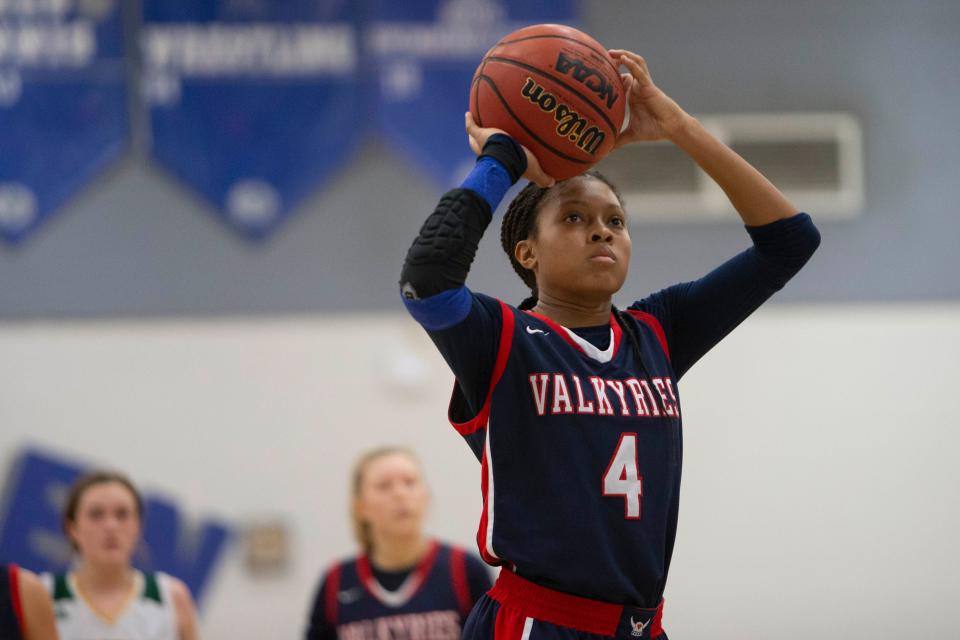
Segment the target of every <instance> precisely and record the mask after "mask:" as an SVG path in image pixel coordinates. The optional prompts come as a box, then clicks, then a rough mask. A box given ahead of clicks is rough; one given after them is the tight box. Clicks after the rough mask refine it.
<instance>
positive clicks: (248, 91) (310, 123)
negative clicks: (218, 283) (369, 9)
mask: <svg viewBox="0 0 960 640" xmlns="http://www.w3.org/2000/svg"><path fill="white" fill-rule="evenodd" d="M143 13H144V26H143V29H142V32H141V48H142V54H143V76H144V77H143V83H144V86H143V89H144V95H145V99H146V102H147V105H148V108H149V113H150V123H151V132H152V138H153V141H152V155H153V157H154V158H155V159H156V160H157V161H158V162H159V163H160V164H162V165H163V166H164V167H166V168H167V169H168V170H169V171H170V172H172V173H173V174H174V175H175V176H176V177H177V178H178V179H180V180H181V181H183V182H186V183H187V184H188V185H190V186H191V187H192V188H193V189H195V190H196V191H197V192H199V193H200V194H202V195H203V196H204V197H205V198H206V199H207V200H208V201H210V202H211V203H212V204H213V205H214V207H215V209H216V210H217V212H218V213H219V215H220V216H221V217H222V218H223V219H224V220H225V221H226V222H227V223H228V224H230V225H232V226H233V227H234V228H236V229H238V230H240V231H241V232H242V233H243V234H244V235H246V236H247V237H249V238H253V239H257V238H263V237H265V236H266V235H267V234H269V233H270V232H271V231H272V230H273V229H275V228H276V226H277V225H278V224H279V223H280V222H281V221H282V220H283V219H284V218H286V217H287V216H288V215H289V213H290V211H291V209H292V208H293V207H295V206H296V205H297V204H298V203H299V202H300V201H301V200H302V199H303V198H304V196H306V195H307V194H309V193H310V192H311V191H312V190H313V189H314V188H316V187H317V186H318V185H319V184H320V183H322V182H323V181H324V179H326V178H328V177H329V176H330V175H331V174H332V173H333V172H334V171H335V170H336V169H338V168H340V167H341V166H342V165H343V164H344V163H345V161H346V160H347V157H348V156H349V154H350V152H351V151H352V150H353V149H354V147H355V146H356V144H357V142H358V141H359V140H360V138H361V137H362V135H363V132H364V131H363V129H364V124H365V121H366V119H365V118H364V114H363V112H362V108H361V104H362V102H361V99H360V91H361V89H360V83H358V82H357V69H358V57H359V56H358V51H357V35H356V34H357V24H358V19H359V16H358V15H357V14H358V13H359V10H358V8H357V3H355V2H349V1H348V0H284V1H283V2H275V1H274V0H208V1H205V2H197V1H196V0H144V3H143Z"/></svg>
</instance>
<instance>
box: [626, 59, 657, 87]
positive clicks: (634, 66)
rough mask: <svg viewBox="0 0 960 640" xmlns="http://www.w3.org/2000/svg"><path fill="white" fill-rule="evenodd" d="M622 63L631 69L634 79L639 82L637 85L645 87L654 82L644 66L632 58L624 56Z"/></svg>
mask: <svg viewBox="0 0 960 640" xmlns="http://www.w3.org/2000/svg"><path fill="white" fill-rule="evenodd" d="M621 63H622V64H623V66H625V67H626V68H627V70H628V71H630V75H631V76H633V79H634V80H635V81H636V82H637V86H639V87H645V86H647V85H648V84H652V82H651V80H650V76H649V75H648V74H647V72H646V71H644V69H643V67H641V66H640V64H639V63H638V62H637V61H636V60H633V59H631V58H622V59H621Z"/></svg>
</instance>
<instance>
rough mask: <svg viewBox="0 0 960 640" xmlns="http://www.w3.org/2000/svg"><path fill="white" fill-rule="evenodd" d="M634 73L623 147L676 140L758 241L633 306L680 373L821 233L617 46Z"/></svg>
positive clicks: (782, 280) (806, 253)
mask: <svg viewBox="0 0 960 640" xmlns="http://www.w3.org/2000/svg"><path fill="white" fill-rule="evenodd" d="M610 54H611V55H612V56H613V57H614V58H615V59H616V60H617V61H618V62H620V64H622V65H623V66H624V67H626V68H627V69H628V70H629V73H627V74H624V75H623V80H624V84H625V86H626V87H627V88H628V95H629V108H630V124H629V126H628V127H627V129H625V130H624V131H623V132H622V133H621V134H620V137H619V138H618V140H617V146H623V145H625V144H629V143H634V142H644V141H652V140H669V141H671V142H673V143H674V144H675V145H677V146H678V147H680V148H681V149H683V150H684V151H685V152H686V153H687V154H688V155H689V156H690V157H691V158H692V159H693V160H694V161H695V162H696V163H697V164H698V165H699V166H700V167H701V168H702V169H703V170H704V171H705V172H706V173H707V174H708V175H709V176H710V177H711V178H713V180H714V181H716V183H717V184H718V185H719V186H720V187H721V188H722V189H723V191H724V192H725V193H726V194H727V197H728V198H729V199H730V202H731V204H732V205H733V206H734V208H735V209H736V210H737V212H738V213H739V214H740V217H741V219H742V220H743V222H744V224H745V225H746V228H747V232H748V233H749V235H750V238H751V240H752V241H753V246H752V247H750V248H749V249H747V250H746V251H743V252H742V253H740V254H739V255H737V256H735V257H733V258H731V259H730V260H728V261H727V262H726V263H724V264H723V265H721V266H719V267H717V268H716V269H714V270H713V271H711V272H710V273H709V274H707V275H706V276H704V277H703V278H700V279H699V280H695V281H693V282H685V283H682V284H678V285H675V286H673V287H670V288H668V289H665V290H663V291H661V292H659V293H657V294H654V295H652V296H650V297H648V298H646V299H644V300H642V301H640V302H639V303H637V304H635V305H633V308H634V309H638V310H642V311H648V312H651V313H654V314H655V315H657V316H658V317H659V318H660V320H661V323H662V324H663V326H664V329H665V331H666V333H667V336H668V339H669V341H670V343H671V344H670V348H671V352H672V357H673V364H674V368H675V371H676V373H677V376H678V377H680V376H682V375H683V374H684V373H685V372H686V371H687V369H689V368H690V366H692V365H693V363H694V362H696V361H697V360H698V359H699V358H700V357H701V356H703V355H704V354H705V353H706V352H707V351H709V350H710V348H712V347H713V346H714V345H715V344H717V342H719V341H720V340H721V339H722V338H723V337H724V336H725V335H727V334H728V333H730V331H732V330H733V329H734V328H735V327H736V326H737V325H738V324H740V323H741V322H742V321H743V320H744V319H745V318H746V317H747V316H749V315H750V314H751V313H753V311H755V310H756V309H757V307H759V306H760V305H761V304H763V302H765V301H766V300H768V299H769V298H770V296H772V295H773V294H774V293H775V292H777V291H779V290H780V289H781V288H783V286H784V285H785V284H786V283H787V281H788V280H790V278H792V277H793V276H794V275H795V274H796V273H797V272H798V271H799V270H800V268H801V267H803V265H804V264H806V262H807V261H808V260H809V259H810V257H811V256H812V255H813V252H814V251H815V250H816V248H817V247H818V246H819V244H820V234H819V232H818V231H817V228H816V227H815V226H814V225H813V222H812V220H811V219H810V216H808V215H807V214H805V213H798V210H797V208H796V207H795V206H794V205H793V204H792V203H791V202H790V201H789V200H788V199H787V198H786V196H784V195H783V193H781V192H780V190H779V189H777V187H776V186H774V185H773V184H772V183H771V182H770V181H769V180H767V178H765V177H764V176H763V174H761V173H760V172H759V171H757V169H755V168H754V167H753V166H752V165H750V163H748V162H747V161H746V160H744V159H743V158H741V157H740V156H739V155H738V154H737V153H736V152H735V151H733V150H732V149H730V147H728V146H727V145H725V144H724V143H723V142H721V141H719V140H717V139H716V138H715V137H714V136H713V135H711V134H710V132H708V131H707V130H706V129H705V128H704V127H703V126H702V125H701V124H700V122H699V121H697V120H696V119H695V118H693V117H692V116H690V115H689V114H687V113H686V112H685V111H684V110H683V109H682V108H681V107H680V106H679V105H678V104H677V103H676V102H674V101H673V100H672V99H671V98H670V97H669V96H667V95H666V94H665V93H664V92H663V91H662V90H661V89H660V88H659V87H657V86H656V85H655V84H654V83H653V80H652V78H651V77H650V72H649V69H648V68H647V64H646V62H645V61H644V59H643V58H641V57H640V56H639V55H637V54H635V53H632V52H629V51H623V50H621V49H612V50H611V51H610Z"/></svg>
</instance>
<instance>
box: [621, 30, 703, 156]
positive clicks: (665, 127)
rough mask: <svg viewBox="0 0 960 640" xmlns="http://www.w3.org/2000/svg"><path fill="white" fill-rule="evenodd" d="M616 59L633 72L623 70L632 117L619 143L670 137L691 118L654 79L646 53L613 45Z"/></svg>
mask: <svg viewBox="0 0 960 640" xmlns="http://www.w3.org/2000/svg"><path fill="white" fill-rule="evenodd" d="M608 53H609V54H610V56H611V57H613V60H614V62H616V63H618V64H620V65H623V66H624V67H626V68H627V71H628V72H629V73H624V74H621V76H620V77H621V78H623V86H624V89H625V90H626V92H627V106H628V108H629V109H630V121H629V123H628V124H627V128H626V129H624V130H623V131H621V132H620V135H619V136H617V144H616V146H617V147H622V146H623V145H625V144H630V143H631V142H643V141H650V140H669V139H670V137H671V135H672V134H673V133H674V132H675V131H677V130H678V129H679V128H680V127H681V126H683V123H684V122H685V120H686V119H687V118H689V117H690V116H689V115H687V112H686V111H684V110H683V109H681V108H680V105H678V104H677V103H676V102H674V101H673V99H672V98H670V97H669V96H668V95H667V94H665V93H664V92H663V91H662V90H661V89H660V87H658V86H657V85H655V84H654V83H653V78H652V77H650V69H648V68H647V62H646V60H644V59H643V58H642V57H640V56H638V55H637V54H635V53H633V52H632V51H625V50H623V49H610V50H609V51H608Z"/></svg>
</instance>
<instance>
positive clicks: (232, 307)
mask: <svg viewBox="0 0 960 640" xmlns="http://www.w3.org/2000/svg"><path fill="white" fill-rule="evenodd" d="M582 12H583V15H584V20H583V26H584V28H585V29H586V30H588V31H590V32H591V33H593V34H594V35H595V36H596V37H597V38H598V39H600V40H601V41H603V42H605V43H607V44H609V45H610V46H623V47H627V48H633V49H636V50H638V51H639V52H641V53H642V54H644V55H645V56H646V57H647V59H648V60H649V61H650V65H651V68H652V71H653V73H654V77H655V79H656V80H657V81H658V82H659V83H660V84H661V85H662V86H663V87H664V89H665V90H666V91H667V92H668V93H669V94H670V95H672V96H673V97H675V98H676V99H677V100H678V102H679V103H680V104H681V105H683V106H684V107H685V108H687V109H688V110H689V111H690V112H692V113H694V114H698V113H732V112H744V111H771V112H791V111H830V112H836V111H841V112H849V113H852V114H854V115H855V116H856V117H858V118H859V120H860V122H861V124H862V127H863V132H864V145H865V146H864V154H865V155H864V164H865V176H866V184H865V188H866V206H865V209H864V211H863V212H862V214H861V215H859V216H858V217H855V218H852V219H848V220H843V221H831V220H828V219H825V216H823V215H822V214H824V213H829V212H818V211H811V212H810V213H811V214H813V216H814V219H815V220H817V222H818V225H819V227H820V229H821V232H822V234H823V244H822V246H821V248H820V249H819V251H818V252H817V254H816V255H815V256H814V258H813V260H812V261H811V263H810V264H809V265H808V266H807V267H806V268H805V269H804V270H803V271H802V272H801V273H800V274H799V275H798V276H797V277H796V278H795V279H794V280H793V281H792V282H791V283H790V284H789V285H788V286H787V288H786V289H785V290H784V291H782V292H781V293H779V294H778V295H777V296H776V297H775V299H774V300H773V302H771V303H770V304H769V305H767V306H765V307H764V308H763V309H762V310H761V311H760V312H758V313H757V314H756V315H755V316H754V317H753V318H751V319H750V320H748V321H747V322H746V324H745V325H744V326H742V327H741V328H739V329H738V330H737V331H735V332H734V334H733V335H732V336H730V337H729V338H728V339H727V340H725V341H724V342H723V343H722V344H721V345H720V346H718V347H717V348H716V349H715V350H714V352H712V353H711V354H709V355H708V356H707V357H706V358H705V359H704V360H703V361H702V362H700V363H699V364H698V365H697V366H696V367H695V368H694V369H693V370H692V371H691V372H690V374H689V375H688V376H687V377H686V378H684V380H683V381H682V382H681V384H680V391H681V393H682V395H683V410H684V412H685V426H686V429H685V431H686V439H685V453H686V460H685V470H684V480H683V495H682V507H681V519H680V528H679V537H678V542H677V548H676V553H675V556H674V563H673V567H672V576H671V580H670V584H669V587H668V591H667V594H666V597H667V610H666V618H665V621H666V628H667V630H668V631H669V632H670V634H671V637H674V638H701V637H710V638H718V639H725V638H731V639H732V638H744V637H746V638H765V637H775V638H784V639H787V640H789V639H791V638H796V639H800V638H806V637H809V636H810V635H811V634H817V635H825V636H828V637H834V636H836V637H852V638H860V637H864V638H865V637H871V638H891V639H892V638H902V637H907V636H910V637H913V636H916V637H930V638H945V637H953V636H954V635H956V631H955V623H956V617H957V616H956V603H957V602H958V601H960V577H958V576H960V567H958V566H957V565H958V560H957V558H960V543H958V540H960V509H958V507H957V505H958V504H960V470H958V465H957V464H956V457H957V455H956V451H957V450H958V448H960V436H958V434H957V429H956V427H957V425H958V424H960V395H958V394H957V392H956V389H955V387H956V383H957V381H958V380H960V371H958V368H960V365H958V363H960V279H958V278H957V275H956V274H957V273H960V252H958V251H957V249H956V243H957V239H958V238H960V217H958V216H957V215H956V211H955V210H956V195H955V192H956V182H957V181H956V172H957V169H956V168H957V167H958V166H960V127H957V126H956V114H958V113H960V86H958V84H957V83H956V81H955V76H956V69H955V67H956V60H958V59H960V38H958V37H957V33H958V31H960V3H957V2H954V1H952V0H918V1H916V2H911V3H902V2H895V1H894V0H874V1H872V2H869V3H865V2H859V3H854V2H839V3H838V2H831V1H829V0H811V1H809V2H803V3H791V4H784V3H769V2H761V1H759V0H737V1H735V2H723V3H717V2H708V1H707V0H691V1H687V2H666V1H661V0H657V1H648V0H644V1H642V2H638V1H634V0H583V2H582ZM2 126H3V121H2V120H0V131H2ZM131 129H132V136H131V137H132V144H131V148H130V149H129V153H128V154H127V155H126V156H125V157H124V159H122V160H120V161H119V162H117V163H116V164H115V165H113V167H112V168H111V169H110V170H109V171H108V172H107V173H105V174H104V175H102V176H101V177H100V178H99V179H97V180H96V181H94V182H93V183H92V184H90V185H89V186H88V187H87V188H86V189H85V190H84V191H82V192H81V193H80V194H79V195H78V196H77V197H75V198H73V199H72V200H70V201H69V202H68V203H67V204H66V205H65V206H64V208H63V209H62V210H61V211H60V212H59V213H58V214H57V215H56V217H55V219H53V220H52V221H51V222H49V223H48V224H46V225H45V226H44V227H43V228H42V229H41V230H39V231H38V232H37V233H36V234H35V235H34V236H32V237H31V238H30V239H29V240H27V241H26V242H25V243H24V244H22V245H18V246H12V245H8V244H4V243H0V483H2V484H0V495H2V498H0V535H3V532H4V530H5V529H4V527H7V528H11V527H12V528H13V529H17V527H25V526H28V522H32V520H29V518H28V519H27V520H20V521H14V520H13V519H11V518H9V517H7V516H8V515H9V514H8V509H9V508H10V507H11V505H12V504H14V502H15V500H14V498H15V497H16V496H15V495H14V494H15V493H16V490H17V488H18V487H19V485H16V481H17V478H18V477H19V476H18V475H17V473H18V472H19V471H21V470H22V467H23V464H22V463H23V462H24V460H28V459H29V460H34V461H36V460H40V461H46V462H47V463H50V464H52V465H54V466H56V465H58V464H60V465H64V466H65V467H71V465H76V466H86V465H106V466H111V467H121V468H123V469H124V470H126V471H127V472H129V473H130V474H131V475H132V477H133V478H134V480H135V481H136V482H137V483H138V484H140V485H141V486H142V487H143V489H144V490H145V492H146V493H147V494H148V496H150V497H151V498H153V499H156V500H157V501H159V502H160V503H163V504H166V505H167V506H168V507H169V508H170V509H172V513H175V514H179V517H181V518H185V519H186V520H185V528H184V529H183V530H179V529H177V530H174V531H172V533H171V535H172V536H174V539H175V540H176V541H177V543H178V546H180V547H182V549H180V551H178V553H179V552H182V553H183V554H184V558H181V560H182V561H183V563H184V566H185V567H187V568H191V567H192V568H197V567H200V568H199V569H197V571H198V572H199V573H204V571H205V570H207V569H208V570H209V573H204V576H206V577H207V579H206V581H205V582H204V589H203V590H202V593H201V595H202V597H201V627H202V631H203V634H204V637H205V638H214V639H217V638H230V639H231V640H233V639H236V640H247V639H249V640H254V639H260V638H291V637H298V636H299V634H300V631H301V629H302V625H303V622H304V617H305V614H306V609H307V606H308V602H309V599H310V598H311V596H312V591H313V589H314V587H315V583H316V580H317V578H318V576H319V573H320V571H321V570H322V568H323V567H324V566H325V565H326V564H327V563H329V562H330V561H332V560H334V559H335V558H338V557H341V556H344V555H347V554H350V553H352V552H353V551H354V545H353V542H352V540H351V538H350V528H349V521H348V517H347V475H348V470H349V468H350V466H351V464H352V461H353V458H354V456H355V455H356V453H357V452H359V451H360V450H362V449H365V448H367V447H370V446H375V445H380V444H382V443H385V442H397V443H402V444H408V445H411V446H413V447H414V448H415V449H416V450H417V451H419V452H420V454H421V456H422V458H423V461H424V464H425V468H426V473H427V477H428V480H429V483H430V485H431V488H432V492H433V501H434V503H433V513H432V516H431V519H430V522H429V528H430V530H431V531H432V532H434V533H436V534H437V535H439V536H441V537H444V538H446V539H450V540H453V541H455V542H458V543H460V544H463V545H467V546H472V538H473V533H474V530H475V526H476V520H477V514H478V510H479V506H480V502H479V490H478V486H477V485H478V479H479V465H478V464H477V463H476V462H475V460H474V459H473V458H472V456H471V455H470V453H469V451H468V449H467V447H466V446H465V445H464V444H463V443H462V442H461V441H460V439H459V437H458V436H457V435H456V434H455V433H454V432H453V431H452V430H451V429H450V428H449V427H447V426H446V424H445V423H444V420H443V418H444V415H445V405H446V399H447V393H448V390H449V387H450V384H451V379H450V375H449V373H448V372H447V370H446V368H445V366H444V364H443V362H442V361H441V359H440V358H439V356H438V355H436V353H435V351H434V350H433V348H432V346H431V345H430V343H429V342H428V341H427V340H426V339H425V337H424V336H423V335H422V333H421V331H420V330H419V328H417V327H416V326H414V325H413V323H412V322H411V321H410V320H409V319H408V318H407V317H406V316H405V315H403V314H402V311H401V306H400V301H399V296H398V294H397V285H396V281H397V279H398V275H399V269H400V265H401V263H402V260H403V256H404V254H405V252H406V249H407V247H408V245H409V241H410V240H411V239H412V238H413V235H414V234H415V233H416V231H417V229H418V228H419V225H420V223H421V221H422V220H423V218H424V217H425V216H426V215H427V213H428V212H429V211H430V210H431V209H432V207H433V206H434V204H435V202H436V200H437V198H438V196H439V194H440V193H441V192H442V191H443V187H442V186H439V185H436V184H434V183H431V182H430V181H429V180H428V179H427V178H426V177H425V175H423V174H422V173H420V172H419V171H418V170H417V169H416V167H415V166H414V165H413V164H412V163H409V162H406V161H404V160H402V159H400V158H399V157H398V156H397V155H396V154H395V153H394V152H392V151H389V150H388V149H387V147H386V145H385V143H384V141H383V140H380V139H378V138H375V137H371V138H368V139H367V140H365V141H364V143H363V144H362V145H361V146H360V147H359V148H358V150H357V151H356V153H355V154H354V155H353V156H352V158H351V159H350V161H349V162H348V163H347V164H346V165H345V166H344V167H343V168H342V169H341V170H340V172H339V173H338V174H337V175H336V176H335V177H334V178H333V180H332V181H331V182H330V183H329V184H328V185H327V186H325V187H324V188H322V189H321V190H319V191H317V192H316V193H314V194H313V195H312V196H311V197H309V198H308V199H307V200H306V201H305V202H304V203H303V204H302V205H301V206H300V208H299V209H298V210H297V211H296V212H295V214H294V216H293V218H292V219H291V220H289V221H288V222H287V223H286V224H285V225H284V226H283V227H282V228H281V229H280V230H279V231H278V232H277V233H276V234H275V235H273V236H272V237H271V238H270V239H269V240H268V241H266V242H263V243H259V244H258V243H251V242H248V241H246V240H244V239H242V238H240V237H239V236H238V235H237V234H235V233H233V232H232V231H231V230H229V229H227V228H226V227H225V226H224V225H223V224H222V223H221V222H220V221H218V220H217V219H216V218H215V217H214V215H212V214H211V211H210V209H208V207H207V205H206V204H205V203H204V202H202V201H201V200H200V199H199V198H198V197H196V196H195V195H193V194H192V193H190V192H188V191H187V190H186V189H185V188H184V187H183V186H182V185H181V184H179V183H177V182H176V181H174V180H173V179H171V178H170V176H169V175H168V174H166V173H164V172H163V170H161V169H160V168H158V167H157V166H155V165H153V164H151V163H150V162H148V161H146V160H143V159H142V158H144V157H145V155H146V154H145V153H144V151H145V149H146V147H147V145H148V144H149V139H148V137H147V136H145V135H144V123H143V122H137V121H134V122H132V123H131ZM460 142H461V141H460V140H459V139H458V140H455V141H452V143H456V144H459V143H460ZM2 153H4V142H3V139H2V136H0V154H2ZM797 204H798V205H799V206H801V207H803V206H804V203H803V202H798V203H797ZM628 205H629V203H628ZM818 214H819V215H820V217H819V218H818ZM632 235H633V239H634V258H633V264H632V266H631V269H632V273H631V275H630V280H629V281H628V282H629V284H628V290H626V291H625V292H624V295H623V296H622V299H621V300H620V302H621V303H622V302H624V301H627V300H628V299H631V300H632V299H634V298H637V297H641V296H643V295H644V294H646V293H647V292H649V291H653V290H656V289H658V288H660V287H662V286H666V285H669V284H671V283H674V282H677V281H681V280H685V279H690V278H694V277H697V276H699V275H702V274H703V273H705V272H706V271H707V270H709V269H711V268H712V267H714V266H716V265H717V264H719V263H720V262H721V261H722V260H724V259H725V258H727V257H729V256H730V255H733V254H734V253H736V252H737V251H739V250H741V249H742V248H743V247H745V246H746V244H747V241H748V240H747V236H746V234H745V233H744V232H743V230H742V228H741V227H740V226H739V225H738V224H737V222H736V221H730V222H704V223H695V224H678V225H671V224H668V223H648V224H643V225H638V226H636V227H634V228H633V229H632ZM470 285H471V286H472V287H474V288H475V289H477V290H479V291H485V292H490V293H494V294H497V295H500V296H502V297H504V298H505V299H508V300H511V301H519V299H520V298H521V297H523V295H524V291H523V288H522V286H521V284H520V282H519V280H518V279H517V278H516V276H515V275H514V274H513V272H512V270H511V269H510V268H509V266H508V263H507V261H506V258H505V257H504V256H503V254H502V251H501V249H500V248H499V243H498V238H497V234H496V232H495V231H492V232H491V233H488V235H487V237H486V238H485V239H484V241H483V243H482V245H481V248H480V251H479V253H478V257H477V261H476V263H475V266H474V269H473V272H472V273H471V276H470ZM557 464H558V465H562V464H563V461H562V460H558V461H557ZM71 468H72V467H71ZM34 488H37V487H34ZM39 488H40V489H44V487H39ZM21 495H28V497H29V499H30V500H34V499H36V504H32V503H31V504H29V505H27V507H29V508H36V509H38V510H44V509H45V510H46V511H47V512H49V511H50V509H51V508H52V507H51V505H53V504H55V503H56V498H57V496H58V495H60V494H58V493H57V492H56V491H53V492H50V494H49V495H48V494H47V493H41V494H40V495H39V497H38V496H36V495H34V494H32V493H30V494H21ZM17 513H18V514H20V513H22V512H20V511H18V512H17ZM48 515H49V513H48ZM18 517H19V516H18ZM148 524H149V523H148ZM272 525H279V526H280V528H281V530H284V531H286V532H287V533H288V534H289V539H288V542H289V548H288V551H289V556H288V558H287V563H286V568H284V569H280V570H277V571H273V572H271V571H266V572H264V571H260V572H257V571H255V570H253V569H252V568H250V566H249V565H248V549H247V546H246V543H245V541H246V538H245V535H246V534H247V533H249V532H250V531H255V530H261V531H262V530H263V528H264V527H265V526H266V527H269V526H272ZM216 527H221V528H222V530H224V531H226V532H228V538H227V540H228V541H227V542H226V543H224V545H223V546H222V547H218V548H217V549H215V552H213V551H212V552H210V553H209V554H207V555H206V556H204V558H205V559H206V560H205V562H207V564H206V565H203V566H202V567H201V566H200V564H202V563H200V564H198V561H197V562H195V558H196V557H199V555H197V554H199V552H197V549H196V547H197V544H196V543H197V540H196V538H197V534H199V533H203V532H208V531H211V530H213V529H215V528H216ZM18 531H22V529H19V530H18ZM31 540H36V541H38V543H37V544H38V545H39V548H41V549H42V550H44V552H50V553H56V552H58V551H57V550H58V549H62V548H61V547H57V546H56V544H55V543H54V542H52V541H51V539H50V536H49V535H46V537H44V536H40V537H35V538H31ZM180 543H182V544H180ZM58 544H62V543H58ZM174 551H176V550H174ZM201 569H203V571H201Z"/></svg>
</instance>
